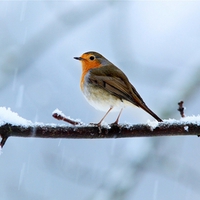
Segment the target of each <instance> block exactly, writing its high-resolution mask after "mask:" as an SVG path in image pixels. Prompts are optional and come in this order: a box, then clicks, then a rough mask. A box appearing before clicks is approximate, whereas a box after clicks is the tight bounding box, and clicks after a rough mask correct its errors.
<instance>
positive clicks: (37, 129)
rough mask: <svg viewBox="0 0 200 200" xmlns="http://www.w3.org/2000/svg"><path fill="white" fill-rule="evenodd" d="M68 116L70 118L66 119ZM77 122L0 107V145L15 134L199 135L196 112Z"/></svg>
mask: <svg viewBox="0 0 200 200" xmlns="http://www.w3.org/2000/svg"><path fill="white" fill-rule="evenodd" d="M56 111H57V112H55V111H54V113H53V115H54V117H55V116H56V115H55V114H57V116H56V117H58V118H60V120H64V121H66V120H65V119H63V117H64V118H66V119H68V118H67V117H66V116H64V115H62V113H61V112H58V110H56ZM69 120H72V119H69ZM72 122H73V123H74V122H77V124H78V125H70V126H67V125H56V124H43V123H32V122H31V121H28V120H26V119H23V118H22V117H20V116H18V114H17V113H14V112H12V111H11V110H10V109H9V108H8V109H6V108H4V107H0V135H1V137H2V140H1V142H0V145H1V147H3V146H4V144H5V142H6V140H7V138H8V137H10V136H15V137H37V138H74V139H75V138H76V139H83V138H84V139H86V138H90V139H94V138H126V137H152V136H178V135H179V136H180V135H188V136H191V135H196V136H199V135H200V115H199V116H193V117H184V118H181V120H174V119H169V120H164V122H161V123H158V122H157V121H153V122H151V121H148V122H147V123H146V124H136V125H128V124H120V126H116V125H106V126H102V127H101V129H99V127H97V126H92V125H84V124H83V123H82V122H80V121H74V120H72Z"/></svg>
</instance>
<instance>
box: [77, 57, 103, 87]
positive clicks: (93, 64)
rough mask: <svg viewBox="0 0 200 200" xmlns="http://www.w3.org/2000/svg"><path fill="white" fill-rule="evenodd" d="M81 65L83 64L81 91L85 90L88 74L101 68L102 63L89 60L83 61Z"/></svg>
mask: <svg viewBox="0 0 200 200" xmlns="http://www.w3.org/2000/svg"><path fill="white" fill-rule="evenodd" d="M81 63H82V75H81V82H80V87H81V90H83V86H84V81H85V76H86V74H87V73H88V72H89V70H90V69H94V68H98V67H100V66H101V63H100V62H99V61H98V60H95V61H92V62H90V61H88V60H82V61H81Z"/></svg>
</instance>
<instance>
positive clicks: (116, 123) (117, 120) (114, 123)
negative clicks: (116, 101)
mask: <svg viewBox="0 0 200 200" xmlns="http://www.w3.org/2000/svg"><path fill="white" fill-rule="evenodd" d="M122 110H123V108H122V109H121V110H120V112H119V115H118V117H117V119H116V121H115V122H113V123H112V125H118V122H119V117H120V115H121V113H122Z"/></svg>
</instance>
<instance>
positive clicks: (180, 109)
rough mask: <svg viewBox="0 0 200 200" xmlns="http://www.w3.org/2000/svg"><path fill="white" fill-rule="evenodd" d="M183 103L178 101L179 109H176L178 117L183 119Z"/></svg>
mask: <svg viewBox="0 0 200 200" xmlns="http://www.w3.org/2000/svg"><path fill="white" fill-rule="evenodd" d="M183 103H184V102H183V101H180V102H179V103H178V105H179V108H178V111H179V112H180V115H181V117H185V114H184V109H185V108H184V107H183Z"/></svg>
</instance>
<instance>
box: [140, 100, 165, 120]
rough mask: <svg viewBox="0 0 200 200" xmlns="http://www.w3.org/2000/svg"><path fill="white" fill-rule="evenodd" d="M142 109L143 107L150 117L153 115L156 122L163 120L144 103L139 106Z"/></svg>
mask: <svg viewBox="0 0 200 200" xmlns="http://www.w3.org/2000/svg"><path fill="white" fill-rule="evenodd" d="M140 107H141V108H142V109H144V110H145V111H146V112H148V113H149V114H150V115H151V116H152V117H154V118H155V119H156V120H157V121H158V122H163V120H162V119H161V118H160V117H158V116H157V115H156V114H155V113H154V112H153V111H152V110H150V109H149V108H148V107H147V106H146V105H145V104H144V105H142V106H140Z"/></svg>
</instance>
